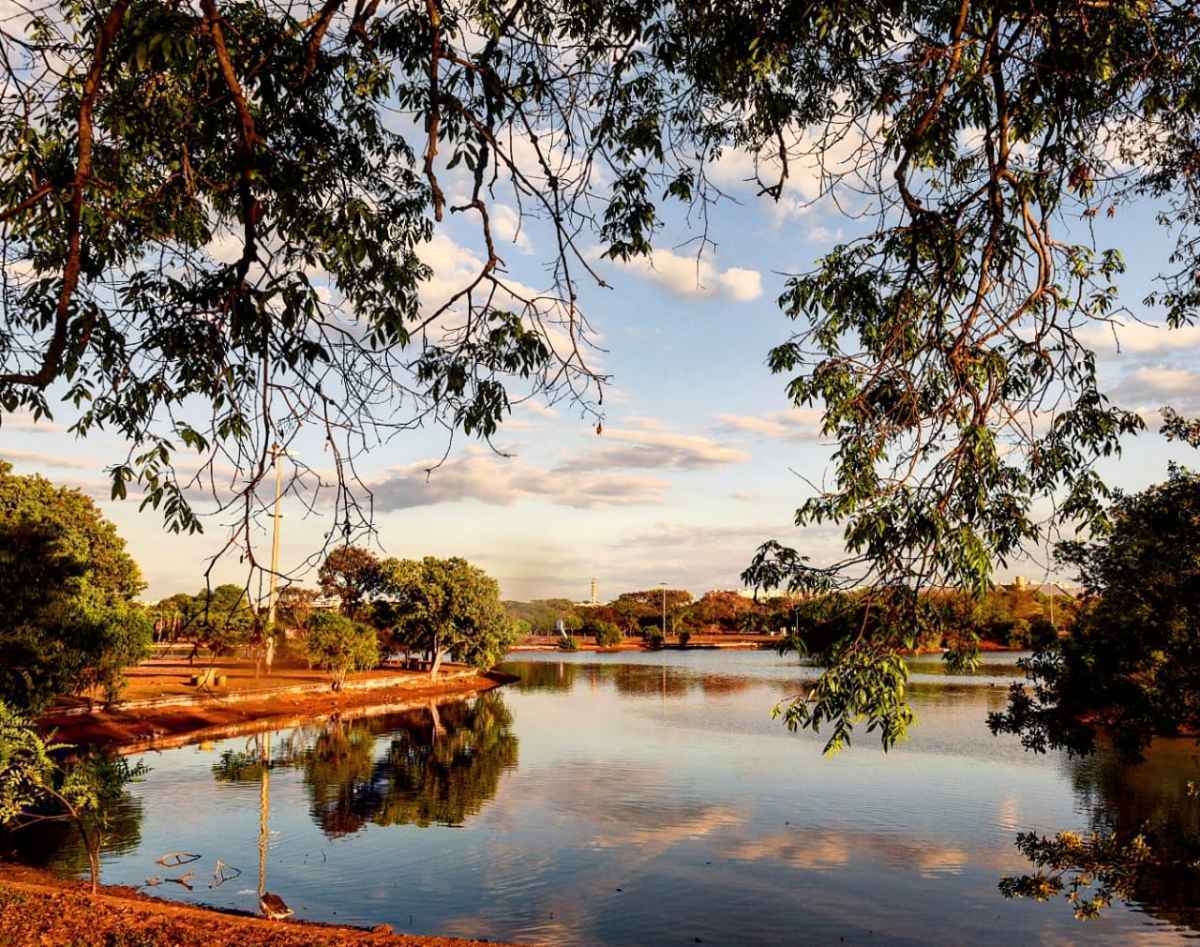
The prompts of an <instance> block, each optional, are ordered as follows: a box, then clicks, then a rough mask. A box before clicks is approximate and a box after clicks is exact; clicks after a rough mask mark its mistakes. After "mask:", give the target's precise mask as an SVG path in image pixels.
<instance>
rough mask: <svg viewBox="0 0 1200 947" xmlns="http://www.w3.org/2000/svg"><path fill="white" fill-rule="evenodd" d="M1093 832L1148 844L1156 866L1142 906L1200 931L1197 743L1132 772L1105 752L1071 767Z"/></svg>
mask: <svg viewBox="0 0 1200 947" xmlns="http://www.w3.org/2000/svg"><path fill="white" fill-rule="evenodd" d="M1069 773H1070V776H1071V781H1072V783H1073V786H1074V789H1075V792H1076V794H1077V795H1078V798H1079V800H1080V803H1081V805H1082V806H1083V807H1084V809H1085V811H1086V812H1087V813H1088V821H1089V828H1090V829H1091V830H1092V831H1094V832H1102V833H1111V834H1113V835H1115V836H1117V837H1118V838H1130V837H1131V836H1133V835H1136V834H1138V833H1141V834H1142V835H1144V836H1145V837H1146V841H1147V843H1148V844H1149V846H1150V849H1151V851H1152V852H1154V854H1155V861H1154V863H1153V864H1152V866H1151V867H1150V868H1149V870H1145V871H1141V872H1139V873H1138V876H1137V881H1136V882H1135V884H1134V898H1135V900H1136V902H1137V904H1138V906H1139V907H1140V908H1141V909H1142V910H1144V911H1145V912H1146V913H1147V914H1149V915H1151V916H1153V917H1158V918H1162V919H1163V920H1166V921H1169V922H1170V923H1172V924H1182V925H1187V926H1188V927H1190V928H1191V929H1192V930H1197V931H1200V799H1197V798H1196V797H1195V795H1194V794H1193V793H1192V792H1190V791H1189V784H1191V785H1193V786H1194V785H1200V748H1198V747H1197V745H1196V743H1195V742H1194V741H1192V740H1160V741H1157V742H1156V743H1155V744H1153V745H1152V746H1151V747H1150V749H1149V750H1148V752H1147V753H1146V758H1145V760H1144V761H1143V762H1141V763H1139V764H1137V765H1134V766H1131V765H1129V764H1126V763H1123V762H1122V761H1121V760H1120V759H1119V757H1118V756H1117V754H1115V753H1113V752H1111V751H1109V750H1106V749H1102V750H1101V751H1100V752H1098V753H1096V754H1094V755H1093V756H1090V757H1086V758H1084V759H1075V760H1072V761H1070V763H1069Z"/></svg>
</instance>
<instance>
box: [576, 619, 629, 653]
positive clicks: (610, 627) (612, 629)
mask: <svg viewBox="0 0 1200 947" xmlns="http://www.w3.org/2000/svg"><path fill="white" fill-rule="evenodd" d="M584 631H585V632H587V633H588V634H590V635H594V636H595V638H596V645H597V646H598V647H601V648H613V647H616V646H617V645H619V644H620V643H621V641H622V640H623V639H624V637H625V636H624V635H622V634H621V629H620V628H618V627H617V626H616V625H614V624H613V623H612V622H611V621H599V620H596V621H589V622H588V623H587V624H586V625H584Z"/></svg>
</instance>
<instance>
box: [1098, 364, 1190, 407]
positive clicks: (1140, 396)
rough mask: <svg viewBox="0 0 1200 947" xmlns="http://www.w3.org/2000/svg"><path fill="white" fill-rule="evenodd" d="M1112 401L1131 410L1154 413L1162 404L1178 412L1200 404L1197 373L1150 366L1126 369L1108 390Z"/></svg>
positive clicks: (1184, 369) (1165, 366)
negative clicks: (1131, 369) (1110, 390)
mask: <svg viewBox="0 0 1200 947" xmlns="http://www.w3.org/2000/svg"><path fill="white" fill-rule="evenodd" d="M1112 396H1113V400H1114V401H1116V402H1117V403H1118V404H1120V405H1122V406H1124V407H1127V408H1132V409H1135V410H1140V411H1146V412H1157V411H1158V409H1160V408H1162V407H1163V406H1164V405H1171V406H1172V407H1174V408H1178V409H1179V410H1181V411H1192V410H1195V409H1196V408H1197V407H1200V372H1195V371H1192V370H1191V369H1187V368H1174V367H1172V366H1168V365H1151V366H1146V367H1143V368H1138V369H1136V370H1135V371H1132V372H1129V373H1128V374H1127V375H1125V377H1124V378H1122V379H1121V381H1120V382H1119V383H1118V384H1117V385H1116V387H1115V388H1114V389H1113V391H1112Z"/></svg>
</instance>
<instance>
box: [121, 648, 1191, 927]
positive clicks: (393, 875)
mask: <svg viewBox="0 0 1200 947" xmlns="http://www.w3.org/2000/svg"><path fill="white" fill-rule="evenodd" d="M1002 658H1003V659H997V660H995V661H994V662H990V664H991V665H992V666H990V667H989V669H988V673H986V674H982V675H977V676H973V677H972V676H966V675H945V674H941V673H940V672H939V671H938V670H934V668H940V665H938V664H937V661H936V659H933V660H932V662H931V667H930V668H929V669H926V668H925V667H924V666H923V665H922V664H921V662H920V661H915V662H914V667H913V686H912V694H913V700H914V702H915V703H916V709H917V714H918V718H919V726H918V727H917V729H916V730H915V731H914V735H913V738H912V740H911V741H910V742H908V743H906V744H904V745H902V746H899V747H897V748H896V749H895V750H894V751H893V752H891V753H889V754H887V755H886V756H885V755H883V754H882V753H880V752H879V750H878V748H877V744H875V743H874V742H873V741H871V740H870V738H869V737H868V736H867V735H865V734H864V735H863V738H862V742H861V745H857V746H856V748H855V749H854V750H853V751H852V752H850V753H849V754H846V755H844V756H842V757H839V758H837V759H834V760H826V759H823V758H821V756H820V748H821V740H820V739H819V738H817V739H814V738H810V737H809V736H808V735H804V734H800V735H791V734H788V733H787V732H786V731H784V730H783V728H781V727H780V726H779V725H778V723H776V722H773V721H771V720H770V719H769V716H768V714H767V710H768V709H769V708H770V706H771V705H772V703H774V702H775V701H776V700H778V699H780V698H781V697H784V696H787V695H789V694H791V693H794V692H796V690H797V689H799V688H801V687H803V685H804V682H805V681H806V680H810V679H811V674H812V673H813V671H812V669H810V668H803V667H798V666H797V665H796V664H795V662H794V661H784V660H781V659H780V658H778V657H777V656H776V655H773V654H771V653H768V652H745V653H728V652H725V653H722V652H696V653H691V652H671V653H660V654H630V655H625V654H619V655H603V656H598V657H597V656H591V655H582V654H580V655H574V656H567V657H562V656H560V655H556V654H553V655H552V654H547V655H545V656H544V657H540V656H539V657H531V658H530V659H529V660H522V661H519V662H513V663H512V664H510V665H508V667H509V668H510V669H511V670H513V671H514V672H515V673H517V674H518V675H520V677H521V679H522V680H521V683H520V684H519V685H515V686H513V687H511V688H505V689H504V690H503V691H502V692H492V693H490V694H487V695H483V696H482V697H479V698H476V699H473V700H469V701H465V702H462V703H453V704H439V705H435V706H423V707H421V708H419V709H416V710H412V711H410V712H406V713H402V714H389V715H386V716H379V717H373V718H367V719H343V720H334V721H329V722H327V723H323V724H321V725H319V726H309V727H300V728H295V729H291V730H288V731H282V732H279V733H275V734H272V735H271V744H270V749H269V753H268V754H266V755H265V757H264V754H263V749H264V745H265V744H264V743H261V742H255V741H253V740H252V741H249V742H247V741H245V740H241V739H239V740H228V741H224V742H222V743H218V744H216V745H215V746H200V747H186V748H182V749H178V750H171V751H167V752H164V753H163V754H162V755H161V756H160V757H158V758H156V760H154V761H153V769H152V772H151V774H150V777H149V779H148V780H147V781H146V782H145V783H144V784H139V786H138V787H137V792H138V794H139V797H140V799H141V800H142V802H143V804H144V809H145V812H144V817H143V821H142V825H141V837H142V841H141V842H140V844H138V845H136V846H135V847H133V848H131V849H128V850H126V851H124V852H122V853H120V854H114V855H112V856H110V857H108V858H106V861H105V867H104V870H105V875H106V878H107V879H108V880H109V881H112V882H116V883H134V884H136V883H139V882H140V881H141V880H142V879H143V878H145V877H146V875H147V873H148V869H149V871H151V872H152V871H153V869H152V868H150V866H152V865H153V862H154V858H156V857H157V856H158V855H159V854H161V853H162V852H163V851H169V850H172V849H187V850H191V851H196V852H203V853H204V855H205V861H204V862H203V863H202V864H200V865H198V868H197V875H198V877H203V876H204V875H206V874H207V872H208V870H209V869H210V868H211V866H212V863H213V862H214V860H215V859H216V858H217V857H218V856H219V857H220V858H221V859H223V860H224V861H225V863H227V864H229V865H234V866H239V867H242V868H244V869H245V881H244V882H242V883H235V884H226V885H223V886H221V887H220V888H214V889H203V890H198V891H196V892H194V893H192V892H186V891H182V890H178V891H176V890H174V888H172V890H168V891H163V889H156V893H162V894H166V895H167V896H170V897H174V898H182V899H187V900H195V901H204V902H207V903H214V904H217V905H219V906H222V907H231V908H239V909H242V910H246V909H253V904H254V901H253V899H254V896H255V893H256V892H255V886H254V883H253V881H252V880H251V878H252V876H253V868H252V867H251V866H252V865H253V864H254V863H255V860H256V859H258V858H259V856H260V851H263V849H265V854H264V857H263V863H264V864H265V871H266V876H267V879H266V880H267V881H268V882H269V885H270V889H271V891H274V892H278V893H279V894H280V895H281V896H282V897H283V898H284V899H285V900H286V902H287V905H288V906H289V907H293V908H295V910H296V913H297V914H298V915H299V916H300V917H302V918H305V919H312V920H334V921H342V922H347V923H355V924H363V925H366V926H373V925H375V924H378V923H388V924H391V925H392V926H393V927H394V928H395V929H396V930H397V931H403V932H405V933H420V934H439V933H441V934H450V933H457V934H462V935H469V936H476V937H488V938H491V939H494V940H498V941H505V942H517V943H551V944H575V943H586V944H613V945H627V944H638V945H640V944H657V943H695V942H696V940H697V939H699V940H700V941H702V942H703V943H705V944H709V945H712V944H738V945H744V944H776V943H798V942H803V943H839V942H840V940H839V938H845V941H846V942H847V943H849V942H875V943H878V942H888V943H913V944H918V943H920V944H924V943H945V944H963V943H978V944H1009V943H1022V944H1024V943H1061V942H1064V941H1081V940H1084V939H1086V940H1087V941H1088V942H1089V943H1091V942H1108V943H1122V944H1123V943H1128V942H1132V941H1134V940H1137V939H1139V938H1142V939H1146V938H1148V939H1151V940H1154V941H1156V942H1167V941H1171V940H1174V939H1177V938H1178V936H1179V934H1180V929H1179V927H1178V925H1180V924H1181V923H1190V921H1188V920H1186V919H1185V915H1184V910H1183V909H1184V906H1185V905H1186V903H1187V901H1188V900H1189V897H1190V898H1191V900H1192V902H1193V903H1196V902H1200V897H1195V895H1194V893H1193V894H1192V895H1189V894H1188V893H1186V892H1175V893H1173V894H1170V895H1169V896H1168V895H1167V894H1165V893H1161V892H1159V893H1156V892H1148V893H1147V895H1146V901H1147V903H1148V904H1150V905H1152V906H1150V907H1148V906H1147V905H1146V904H1143V905H1140V906H1138V907H1137V908H1136V909H1135V910H1131V909H1129V908H1127V907H1125V906H1124V905H1121V904H1116V905H1114V906H1113V908H1112V910H1111V911H1109V912H1105V916H1104V917H1103V919H1102V920H1101V921H1099V922H1097V923H1096V924H1093V925H1091V926H1088V927H1086V928H1081V926H1080V925H1079V923H1078V922H1076V921H1074V920H1073V919H1072V917H1071V915H1070V912H1069V911H1065V910H1061V909H1059V910H1054V909H1051V908H1049V907H1047V906H1045V905H1038V904H1033V903H1030V902H1027V901H1026V902H1012V901H1006V900H1004V899H1003V898H1002V897H1001V896H1000V894H999V892H998V891H997V880H998V878H999V877H1000V876H1002V875H1004V874H1012V873H1015V872H1020V871H1023V870H1027V869H1028V865H1027V863H1026V862H1025V861H1024V859H1023V858H1022V857H1021V855H1020V853H1019V852H1018V851H1017V850H1016V849H1015V847H1014V845H1013V840H1014V837H1015V835H1016V833H1017V832H1028V831H1031V830H1036V831H1040V832H1053V831H1054V830H1056V829H1059V828H1063V829H1065V828H1073V829H1077V830H1080V829H1084V828H1086V827H1087V826H1088V825H1089V824H1095V825H1097V826H1099V825H1101V824H1102V823H1101V822H1100V821H1095V820H1102V819H1107V820H1111V822H1112V824H1114V825H1115V824H1118V823H1119V824H1120V825H1122V826H1125V825H1131V824H1136V823H1138V822H1139V821H1142V820H1145V819H1153V818H1157V817H1159V816H1160V815H1161V816H1162V817H1163V818H1165V819H1167V820H1171V819H1174V820H1175V821H1174V825H1176V826H1178V827H1179V828H1180V829H1181V830H1184V829H1188V828H1189V827H1190V828H1196V826H1195V824H1194V821H1192V822H1189V821H1187V820H1188V819H1189V818H1192V816H1186V815H1184V814H1183V812H1182V810H1181V803H1182V802H1183V801H1184V800H1181V799H1180V797H1179V796H1178V793H1179V792H1182V786H1183V784H1184V783H1185V782H1186V781H1187V779H1188V778H1193V776H1194V778H1196V779H1197V780H1198V781H1200V774H1191V772H1192V769H1194V768H1195V767H1196V765H1197V764H1196V762H1195V758H1194V756H1189V755H1188V754H1186V753H1185V754H1184V755H1183V756H1182V757H1180V758H1178V759H1176V761H1175V762H1174V763H1168V762H1167V761H1165V760H1164V761H1159V762H1158V763H1152V765H1153V766H1157V767H1158V768H1157V769H1147V770H1142V771H1140V772H1139V771H1138V770H1128V769H1124V768H1122V767H1120V766H1119V764H1117V763H1115V762H1114V761H1111V760H1107V761H1106V760H1103V759H1101V758H1097V759H1096V760H1093V761H1084V762H1080V761H1069V760H1066V759H1065V758H1060V757H1057V756H1050V757H1036V756H1032V755H1030V754H1028V753H1025V752H1024V750H1023V749H1022V748H1021V746H1020V743H1019V741H1017V740H1012V739H1007V738H1006V739H996V738H993V737H992V736H991V735H990V734H989V733H988V731H987V727H986V722H985V721H986V715H987V712H988V710H989V709H993V708H994V707H995V706H996V705H998V704H999V703H1002V702H1003V701H1004V697H1005V690H1004V689H1005V685H1006V684H1007V683H1008V681H1010V680H1011V679H1012V677H1013V676H1014V674H1015V673H1016V669H1015V667H1014V666H1013V665H1012V663H1011V661H1009V660H1008V659H1007V656H1002ZM518 749H519V752H518ZM264 783H267V784H269V795H270V799H269V808H270V812H269V830H268V831H267V832H265V833H264V832H263V821H262V820H261V799H262V788H263V786H264ZM1181 817H1182V821H1181ZM1089 820H1093V821H1092V822H1091V823H1089ZM264 840H265V843H266V844H265V845H262V843H263V842H264ZM1172 898H1174V900H1171V899H1172ZM1172 925H1176V926H1172Z"/></svg>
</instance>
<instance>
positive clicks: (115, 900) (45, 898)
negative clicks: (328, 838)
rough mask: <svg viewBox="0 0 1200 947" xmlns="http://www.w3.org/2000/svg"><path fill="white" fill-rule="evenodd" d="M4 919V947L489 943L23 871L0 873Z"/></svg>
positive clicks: (0, 941) (0, 929)
mask: <svg viewBox="0 0 1200 947" xmlns="http://www.w3.org/2000/svg"><path fill="white" fill-rule="evenodd" d="M0 919H2V920H0V947H18V945H19V947H24V945H33V944H37V945H50V944H70V945H72V947H151V945H154V947H157V945H174V947H201V945H203V947H350V945H359V944H372V945H380V947H384V945H387V947H468V945H473V944H482V943H485V942H484V941H477V940H459V939H457V938H452V937H419V936H414V935H406V934H392V933H391V932H390V930H388V931H387V932H385V931H383V930H382V929H377V930H378V931H379V932H378V933H373V932H371V931H367V930H363V929H360V928H353V927H339V926H335V925H332V924H315V923H309V922H303V921H291V920H289V921H269V920H266V919H265V918H259V917H251V916H249V915H245V914H236V913H231V912H224V911H217V910H213V909H211V908H199V907H192V906H190V905H185V904H176V903H172V902H168V901H160V900H158V899H157V898H151V897H149V896H147V895H144V894H139V893H138V892H137V891H135V890H134V889H132V888H124V887H116V886H105V887H104V888H103V889H102V892H101V893H100V894H97V895H95V896H94V897H93V896H92V895H91V894H89V893H88V892H87V890H86V886H85V885H83V884H82V883H81V882H72V881H62V880H60V879H58V878H55V877H54V876H53V875H50V874H48V873H46V872H41V871H35V870H33V869H29V868H20V867H17V866H15V865H0Z"/></svg>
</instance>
